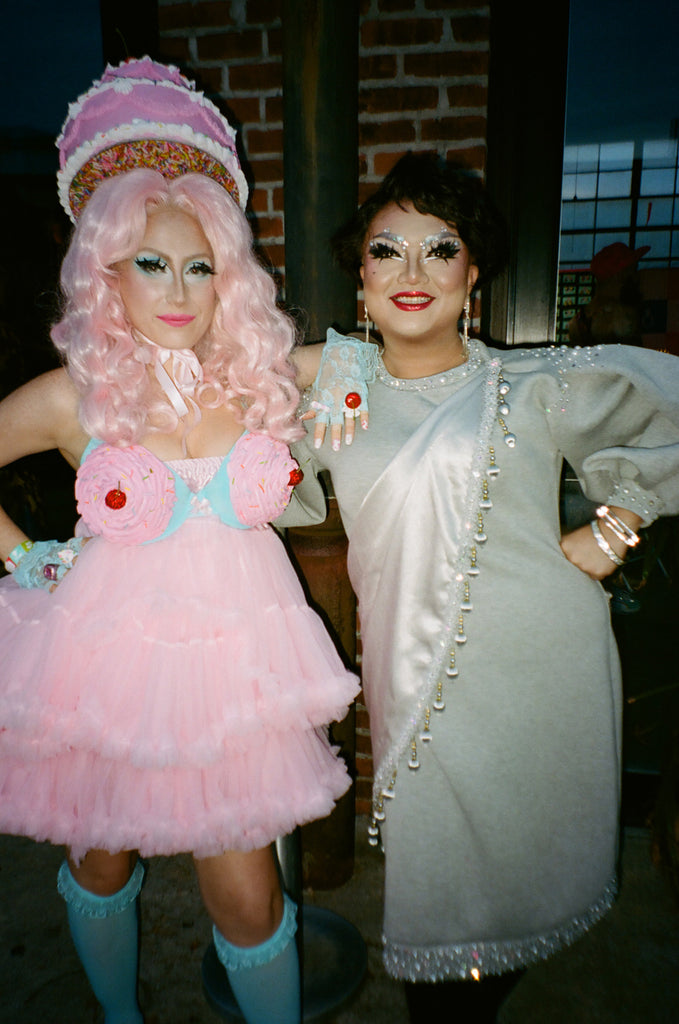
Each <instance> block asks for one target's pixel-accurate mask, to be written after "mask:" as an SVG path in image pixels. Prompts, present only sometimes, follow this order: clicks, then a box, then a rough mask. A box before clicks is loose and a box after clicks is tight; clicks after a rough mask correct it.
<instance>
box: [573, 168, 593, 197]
mask: <svg viewBox="0 0 679 1024" xmlns="http://www.w3.org/2000/svg"><path fill="white" fill-rule="evenodd" d="M596 180H597V175H596V174H578V175H577V177H576V180H575V195H576V197H577V198H578V199H594V197H595V196H596Z"/></svg>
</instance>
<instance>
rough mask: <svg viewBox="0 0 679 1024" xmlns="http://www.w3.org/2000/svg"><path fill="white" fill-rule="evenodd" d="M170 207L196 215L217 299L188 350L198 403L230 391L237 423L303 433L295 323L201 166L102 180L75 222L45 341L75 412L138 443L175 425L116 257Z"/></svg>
mask: <svg viewBox="0 0 679 1024" xmlns="http://www.w3.org/2000/svg"><path fill="white" fill-rule="evenodd" d="M164 207H170V208H173V209H180V210H183V211H184V212H186V213H189V214H191V215H192V216H194V217H196V219H197V220H198V222H199V223H200V225H201V227H202V229H203V231H204V233H205V236H206V238H207V239H208V241H209V243H210V246H211V247H212V252H213V255H214V260H215V271H216V273H215V277H214V285H215V290H216V292H217V296H218V300H219V301H218V305H217V310H216V313H215V317H214V320H213V323H212V327H211V329H210V331H209V333H208V335H207V336H206V337H205V338H204V339H203V340H202V341H201V342H200V346H199V348H197V349H196V355H197V356H198V358H199V359H200V362H201V364H202V367H203V373H204V378H205V383H204V384H203V385H202V386H201V387H200V388H199V389H198V397H199V398H200V399H201V401H202V403H203V405H204V406H207V407H215V406H217V405H220V404H222V403H223V402H226V401H228V400H229V399H235V400H236V401H235V403H234V404H235V405H236V406H237V407H241V408H242V410H243V411H242V422H243V426H244V427H245V428H247V429H248V430H260V431H265V432H266V433H269V434H271V435H272V436H273V437H276V438H278V439H280V440H283V441H292V440H296V439H297V438H299V437H301V436H302V435H303V434H304V430H303V429H302V428H301V426H300V425H299V423H298V422H297V420H296V419H295V410H296V408H297V404H298V401H299V393H298V391H297V388H296V387H295V384H294V369H293V367H292V365H291V364H290V362H289V360H288V356H289V354H290V352H291V350H292V348H293V345H294V343H295V329H294V326H293V323H292V321H291V320H290V318H289V317H287V316H286V315H285V314H284V313H282V312H281V311H280V310H279V309H278V308H277V307H276V290H275V285H274V282H273V280H272V278H271V277H270V275H269V274H268V273H267V272H266V270H265V269H264V268H263V266H262V265H261V264H260V263H259V261H258V260H257V257H256V256H255V254H254V251H253V240H252V232H251V231H250V227H249V225H248V223H247V220H246V219H245V216H244V214H243V213H242V212H241V210H240V209H239V207H238V206H237V204H236V203H235V202H234V201H233V200H232V199H231V198H230V197H229V196H228V195H227V193H226V192H225V191H224V189H223V188H221V187H220V186H219V185H217V184H216V183H215V182H214V181H212V180H211V179H209V178H207V177H205V176H204V175H201V174H187V175H185V176H184V177H181V178H176V179H174V180H172V181H168V180H166V179H165V178H163V176H162V175H161V174H160V173H158V172H157V171H153V170H146V169H143V170H134V171H129V172H128V173H126V174H121V175H119V176H117V177H115V178H111V179H110V180H109V181H105V182H103V183H102V184H101V185H99V187H98V188H97V190H96V192H95V193H94V195H93V196H92V198H91V199H90V200H89V202H88V204H87V206H86V207H85V209H84V210H83V212H82V214H81V216H80V219H79V220H78V223H77V226H76V229H75V231H74V234H73V238H72V240H71V244H70V247H69V250H68V252H67V254H66V256H65V258H64V262H63V266H62V272H61V287H62V291H63V294H64V296H65V307H64V312H63V316H62V318H61V320H60V321H59V323H57V324H56V325H55V326H54V327H53V329H52V340H53V341H54V344H55V345H56V347H57V348H58V349H59V351H60V352H61V353H62V355H63V356H64V357H65V359H66V364H67V369H68V372H69V374H70V376H71V378H72V379H73V381H74V383H75V385H76V387H77V388H78V391H79V392H80V394H81V402H80V419H81V423H82V425H83V427H84V429H85V430H86V431H87V433H88V434H89V435H90V436H91V437H95V438H97V439H99V440H102V441H105V442H106V443H108V444H118V445H128V444H134V443H138V442H139V441H140V440H141V438H142V437H143V435H144V434H145V433H146V432H147V431H148V430H149V429H151V424H153V427H154V428H155V429H159V430H167V431H168V432H169V431H172V430H174V429H175V427H176V426H177V422H178V418H177V416H176V414H175V413H174V412H173V410H172V409H171V408H170V407H169V405H168V404H167V403H164V402H159V401H158V400H157V399H155V398H154V397H153V393H152V389H151V386H150V384H149V378H148V374H147V372H146V368H145V364H144V362H143V361H142V358H141V356H140V347H139V343H138V342H137V341H135V339H134V337H133V335H132V332H131V328H130V324H129V322H128V319H127V316H126V313H125V309H124V306H123V303H122V300H121V298H120V294H119V289H118V277H117V273H116V271H115V269H114V268H115V265H116V264H118V263H120V262H121V261H123V260H125V259H129V258H130V257H131V256H133V255H134V253H135V252H137V251H138V249H139V248H140V246H141V244H142V239H143V237H144V233H145V231H146V221H147V217H148V215H149V213H151V212H154V211H155V210H158V209H162V208H164Z"/></svg>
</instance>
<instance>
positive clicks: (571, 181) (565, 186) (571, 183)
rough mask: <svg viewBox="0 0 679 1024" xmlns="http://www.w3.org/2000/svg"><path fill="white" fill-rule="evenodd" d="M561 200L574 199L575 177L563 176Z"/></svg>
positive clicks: (570, 175)
mask: <svg viewBox="0 0 679 1024" xmlns="http://www.w3.org/2000/svg"><path fill="white" fill-rule="evenodd" d="M561 198H562V199H574V198H575V175H574V174H564V176H563V180H562V182H561Z"/></svg>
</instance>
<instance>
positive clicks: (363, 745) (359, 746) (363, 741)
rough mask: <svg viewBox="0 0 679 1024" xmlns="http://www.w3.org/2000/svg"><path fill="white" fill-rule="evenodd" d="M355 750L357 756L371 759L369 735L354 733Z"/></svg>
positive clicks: (371, 749)
mask: <svg viewBox="0 0 679 1024" xmlns="http://www.w3.org/2000/svg"><path fill="white" fill-rule="evenodd" d="M356 750H357V752H358V753H359V754H364V755H366V756H368V757H372V752H373V748H372V743H371V742H370V734H369V733H365V732H357V733H356Z"/></svg>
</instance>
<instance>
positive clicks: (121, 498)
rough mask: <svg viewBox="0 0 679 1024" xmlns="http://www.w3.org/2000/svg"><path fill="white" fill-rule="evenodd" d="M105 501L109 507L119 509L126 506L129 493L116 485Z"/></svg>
mask: <svg viewBox="0 0 679 1024" xmlns="http://www.w3.org/2000/svg"><path fill="white" fill-rule="evenodd" d="M104 502H105V504H106V506H107V508H112V509H114V510H115V509H119V508H124V507H125V505H126V504H127V495H126V494H125V492H124V491H121V490H120V488H119V487H115V488H114V489H113V490H112V491H109V492H108V494H107V495H106V497H105V498H104Z"/></svg>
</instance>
